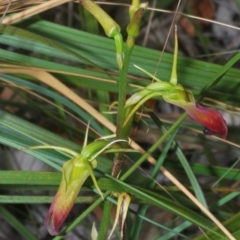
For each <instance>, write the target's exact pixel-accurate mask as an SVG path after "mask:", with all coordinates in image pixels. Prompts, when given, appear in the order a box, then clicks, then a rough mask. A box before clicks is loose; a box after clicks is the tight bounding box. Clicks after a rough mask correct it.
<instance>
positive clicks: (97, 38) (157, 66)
mask: <svg viewBox="0 0 240 240" xmlns="http://www.w3.org/2000/svg"><path fill="white" fill-rule="evenodd" d="M63 3H64V4H63ZM97 3H98V4H99V5H100V6H101V7H102V8H103V9H104V10H105V11H106V12H107V13H108V14H109V15H110V16H112V17H113V18H114V19H115V21H116V22H117V23H118V24H119V25H120V27H121V29H122V35H123V38H124V39H126V37H127V32H126V27H127V25H128V23H129V17H128V8H129V4H131V2H130V1H128V0H125V1H102V2H97ZM178 3H179V1H176V0H167V1H165V0H161V1H156V0H152V1H149V5H148V6H149V8H148V9H147V10H146V11H145V14H144V16H143V19H142V23H141V29H140V34H139V36H138V37H137V38H136V46H135V48H134V51H133V53H132V57H131V60H130V63H129V70H128V75H127V80H128V87H127V95H128V96H131V95H133V94H134V93H135V92H136V90H138V89H141V88H142V87H144V86H146V85H148V84H149V83H150V82H151V79H149V78H148V77H147V76H146V74H144V73H143V72H141V71H139V70H138V69H136V68H135V67H134V65H133V64H136V65H138V66H140V67H142V68H144V69H146V70H147V71H148V72H150V73H152V74H156V76H157V77H159V78H160V79H162V80H164V81H168V80H169V78H170V74H171V66H172V59H173V56H172V53H173V48H174V35H173V32H171V26H172V23H173V21H174V24H177V26H178V40H179V54H178V66H177V68H178V70H177V72H178V79H179V83H181V84H182V85H183V86H184V87H186V88H187V89H189V90H191V91H192V92H193V93H194V95H195V96H197V95H198V94H199V92H200V91H201V90H202V89H203V88H205V87H206V86H208V85H209V84H210V83H212V82H213V83H215V82H216V80H218V82H217V84H216V85H214V87H213V88H211V89H210V90H209V91H206V92H205V93H204V99H203V100H202V102H201V103H202V104H203V105H205V106H207V107H209V108H214V109H218V110H219V111H220V112H221V113H222V114H223V116H224V118H225V120H226V122H227V124H228V126H229V133H228V136H227V139H226V140H224V139H221V138H220V137H217V136H206V135H204V134H203V132H202V126H200V125H199V124H198V123H195V122H194V121H192V120H191V119H190V118H187V119H186V120H185V121H183V122H180V127H179V129H178V126H177V125H174V124H176V121H177V120H179V119H181V116H182V113H183V111H182V110H180V109H179V108H177V107H173V106H172V105H170V104H167V103H165V102H163V101H161V100H159V99H153V100H151V101H149V102H148V103H147V107H148V108H150V109H153V108H154V113H155V114H153V113H150V116H149V113H148V112H147V111H142V112H140V113H139V115H140V117H141V121H138V122H136V123H135V125H134V126H133V127H132V133H131V138H132V139H133V140H134V141H135V142H136V143H138V144H139V145H140V146H142V148H144V150H146V151H147V150H148V149H150V148H151V147H152V146H155V144H156V142H158V141H159V139H160V138H161V137H163V139H164V141H162V142H161V144H159V145H158V146H156V147H155V150H154V151H153V152H152V156H153V157H154V158H155V159H156V160H157V162H158V164H157V165H156V166H154V165H153V164H152V163H151V162H149V161H148V160H145V161H144V162H143V163H142V164H139V165H140V166H139V167H138V169H137V170H136V171H134V172H132V173H131V174H130V176H129V178H127V179H126V181H117V180H114V179H113V178H111V177H110V175H111V167H112V161H113V155H111V154H107V155H103V156H101V157H100V158H99V159H98V167H97V170H96V171H95V174H96V177H97V179H99V181H98V182H99V186H100V188H101V189H102V191H106V190H109V191H119V192H121V191H125V192H127V193H129V194H130V195H131V196H132V205H131V206H130V209H131V211H130V212H131V214H129V216H128V219H127V223H126V232H127V234H126V239H198V240H199V239H217V238H218V239H229V237H226V235H225V234H224V233H223V232H222V230H220V229H219V228H217V227H216V225H215V223H214V221H212V220H211V219H209V217H207V216H206V214H204V213H203V212H202V211H201V210H200V209H199V208H198V207H197V206H196V202H195V201H194V200H193V199H191V198H190V197H189V196H186V195H185V194H184V193H183V192H182V189H181V188H180V186H178V184H175V183H173V182H172V181H171V180H169V178H168V177H167V176H166V175H165V174H164V173H163V172H162V171H161V170H159V168H160V167H161V166H162V167H164V168H166V169H167V170H168V171H169V172H171V173H172V174H173V175H174V176H175V177H176V179H178V180H179V181H180V182H181V183H182V184H183V185H184V186H185V187H186V189H187V190H189V191H190V192H192V193H194V195H195V196H196V197H197V199H198V201H199V202H201V203H203V205H204V206H205V207H206V208H207V209H209V211H210V212H211V213H212V214H213V215H214V216H215V217H216V218H217V219H218V220H219V221H220V222H221V223H222V226H223V228H224V227H226V228H227V229H228V230H229V231H230V232H231V233H232V234H233V236H234V237H235V238H236V239H240V231H239V224H238V223H239V221H240V219H239V218H240V215H239V180H240V174H239V166H240V165H239V160H240V158H239V148H240V146H239V132H240V131H239V123H240V120H239V100H240V97H239V96H240V94H239V93H240V89H239V76H240V70H239V58H240V54H239V45H240V41H239V39H240V31H239V30H240V28H239V27H240V2H239V1H238V0H229V1H226V0H202V1H198V0H189V1H186V0H182V1H181V2H180V5H179V8H178V14H175V11H176V8H177V5H178ZM44 4H45V5H44ZM0 12H1V14H4V13H5V12H7V14H6V16H4V17H3V19H2V25H1V26H0V34H1V35H0V46H1V48H0V69H1V70H0V84H1V86H0V100H1V101H0V104H1V110H0V143H1V162H0V166H1V172H0V202H1V205H0V225H1V230H0V239H14V238H17V239H62V238H64V239H71V240H72V239H91V236H90V232H91V228H92V224H93V222H95V223H96V228H97V229H98V230H99V229H100V230H99V231H100V233H101V231H103V230H102V229H103V227H102V224H103V223H104V220H105V218H106V217H104V216H105V215H104V210H103V206H104V203H102V202H101V201H98V202H97V199H98V195H97V194H96V191H95V190H94V187H93V186H92V185H93V184H92V182H91V180H89V181H87V182H86V183H85V184H84V188H83V189H82V190H81V193H80V196H79V197H78V199H77V204H75V206H74V209H73V210H72V211H71V214H70V216H69V218H68V220H67V222H66V225H64V227H63V232H62V233H61V235H60V236H58V237H55V238H53V237H50V235H48V233H47V230H46V228H45V226H44V223H43V222H44V218H45V216H46V214H47V211H48V208H49V204H50V203H51V202H52V199H53V196H54V194H55V193H56V190H57V188H58V186H59V183H60V179H61V166H62V164H63V162H64V161H66V160H68V159H69V155H67V154H66V153H64V152H61V151H55V150H52V149H41V150H33V149H32V150H31V149H28V147H32V146H39V145H54V146H62V147H65V148H69V149H72V150H74V151H78V152H79V151H80V149H81V147H82V146H83V140H84V135H85V131H86V125H87V123H88V121H90V124H91V131H90V133H89V142H92V141H94V140H95V139H97V138H99V137H100V136H106V135H110V134H111V131H110V130H109V128H110V127H109V126H108V124H107V123H106V122H105V124H104V121H103V120H101V119H103V118H102V116H104V117H106V118H107V119H108V120H109V121H110V122H111V123H113V124H115V123H116V115H115V114H106V113H107V112H109V109H110V106H111V104H112V103H113V102H114V101H117V94H118V88H117V81H118V73H119V72H118V67H117V63H116V60H115V45H114V41H113V40H112V39H110V38H107V37H106V36H105V33H104V31H103V29H102V28H101V26H100V25H99V24H98V22H97V21H96V20H95V19H94V17H92V15H91V14H90V13H88V12H87V11H86V10H84V9H83V8H82V7H81V6H80V4H79V3H78V2H77V1H76V2H73V1H71V2H69V1H60V0H59V1H56V0H55V1H44V0H39V1H31V0H12V1H10V2H9V1H8V0H2V1H1V2H0ZM22 13H24V14H22ZM5 24H6V25H7V27H6V25H5ZM110 76H111V77H110ZM91 106H92V107H93V108H91ZM94 109H95V111H94ZM111 111H115V112H116V111H117V108H116V107H115V106H114V107H113V108H112V109H111ZM173 125H174V126H176V127H175V128H174V130H176V129H178V131H177V132H176V133H175V132H174V133H170V134H169V133H166V129H169V128H170V127H171V126H173ZM174 134H176V135H174ZM141 156H142V154H140V153H129V154H127V161H126V163H125V165H124V168H123V170H122V174H123V173H125V172H126V171H128V170H129V169H134V168H132V167H133V166H134V163H139V159H141ZM106 201H111V202H112V203H113V205H114V204H116V199H114V198H113V197H109V198H108V200H106ZM79 203H81V204H79ZM112 214H113V215H114V211H113V210H112ZM109 219H110V218H109ZM113 219H114V217H112V221H113ZM66 226H67V228H66ZM106 229H107V228H105V233H106V231H107V230H106ZM108 229H111V224H110V225H109V228H108ZM120 233H121V231H119V230H116V232H115V236H114V237H112V239H121V237H120ZM102 239H104V238H102ZM232 239H234V238H232Z"/></svg>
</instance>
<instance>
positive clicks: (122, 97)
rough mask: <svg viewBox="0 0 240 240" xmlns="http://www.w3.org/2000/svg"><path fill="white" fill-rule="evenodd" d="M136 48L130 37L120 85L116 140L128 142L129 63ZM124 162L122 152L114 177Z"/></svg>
mask: <svg viewBox="0 0 240 240" xmlns="http://www.w3.org/2000/svg"><path fill="white" fill-rule="evenodd" d="M133 47H134V39H132V38H131V37H128V39H127V44H126V51H125V58H124V61H123V67H122V69H121V70H120V77H119V84H118V112H117V130H116V138H117V139H125V140H127V139H128V137H129V132H126V131H124V126H123V125H124V121H125V110H124V105H125V101H126V93H127V73H128V67H129V62H130V58H131V53H132V50H133ZM121 146H122V148H126V147H127V143H126V142H122V143H121ZM123 162H124V153H122V152H120V153H117V154H116V155H115V158H114V162H113V167H112V176H113V177H118V175H119V173H120V171H121V167H122V164H123Z"/></svg>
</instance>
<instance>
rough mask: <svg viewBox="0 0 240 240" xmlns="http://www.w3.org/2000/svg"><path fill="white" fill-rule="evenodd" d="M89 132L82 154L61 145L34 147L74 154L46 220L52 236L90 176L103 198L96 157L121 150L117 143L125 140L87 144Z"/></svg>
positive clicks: (65, 165) (66, 166)
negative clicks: (98, 180) (97, 173)
mask: <svg viewBox="0 0 240 240" xmlns="http://www.w3.org/2000/svg"><path fill="white" fill-rule="evenodd" d="M87 134H88V129H87V132H86V135H85V140H84V147H83V149H82V151H81V153H80V154H78V153H75V152H73V151H71V150H68V149H64V148H61V147H54V146H51V147H45V146H40V147H33V148H35V149H37V148H53V149H58V150H62V151H65V152H68V153H70V154H72V155H73V156H74V157H73V158H72V159H71V160H68V161H66V162H65V163H64V164H63V167H62V180H61V183H60V186H59V189H58V191H57V194H56V195H55V197H54V199H53V202H52V204H51V206H50V209H49V211H48V214H47V216H46V219H45V221H44V223H45V225H46V227H47V230H48V232H49V234H50V235H52V236H55V235H57V234H58V233H59V229H60V227H61V226H62V224H63V223H64V221H65V220H66V218H67V217H68V215H69V213H70V211H71V209H72V207H73V205H74V202H75V200H76V198H77V196H78V193H79V191H80V190H81V187H82V185H83V183H84V182H85V180H86V179H87V178H88V177H89V176H91V178H92V180H93V183H94V186H95V187H96V189H97V190H98V192H99V194H100V195H101V197H102V199H103V194H102V192H101V190H100V188H99V186H98V184H97V181H96V179H95V176H94V174H93V169H94V168H95V167H96V166H97V161H96V160H95V158H96V157H97V156H98V155H99V154H100V153H102V152H116V151H121V149H119V148H120V147H119V146H118V145H116V144H115V143H116V142H120V141H123V140H115V141H113V142H110V143H109V142H107V141H105V140H98V141H95V142H92V143H90V144H88V145H87Z"/></svg>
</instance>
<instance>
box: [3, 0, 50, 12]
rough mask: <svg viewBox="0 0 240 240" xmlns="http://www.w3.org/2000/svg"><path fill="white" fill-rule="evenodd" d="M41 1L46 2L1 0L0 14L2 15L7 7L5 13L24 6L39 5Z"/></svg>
mask: <svg viewBox="0 0 240 240" xmlns="http://www.w3.org/2000/svg"><path fill="white" fill-rule="evenodd" d="M43 1H46V0H38V1H36V0H2V1H0V14H3V13H4V12H5V11H6V9H7V7H8V6H9V8H8V11H7V12H13V11H17V10H18V9H21V8H23V7H25V6H28V5H32V4H39V3H41V2H43Z"/></svg>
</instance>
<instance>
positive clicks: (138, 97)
mask: <svg viewBox="0 0 240 240" xmlns="http://www.w3.org/2000/svg"><path fill="white" fill-rule="evenodd" d="M177 51H178V42H177V31H176V30H175V47H174V58H173V67H172V74H171V78H170V81H169V82H165V81H162V80H160V79H158V78H156V77H155V76H154V75H152V74H151V73H149V72H147V71H145V70H144V69H142V68H140V67H138V66H135V67H137V68H138V69H140V70H141V71H143V72H144V73H146V74H147V75H148V76H150V77H152V78H153V79H154V80H156V82H154V83H151V84H150V85H148V86H147V87H145V88H144V89H142V90H140V91H139V92H137V93H136V94H134V95H133V96H132V97H130V98H129V99H128V100H127V101H126V105H125V113H126V118H125V123H124V126H126V128H127V127H128V125H129V122H131V121H132V119H133V115H134V113H135V112H136V111H137V110H138V108H139V107H140V106H141V105H142V104H143V103H144V102H146V101H147V100H148V99H150V98H153V97H159V96H161V97H162V98H163V100H165V101H166V102H169V103H171V104H174V105H176V106H179V107H181V108H183V109H185V111H186V112H187V113H188V114H189V116H190V117H191V118H193V119H194V120H196V121H197V122H199V123H200V124H202V125H203V126H204V133H205V134H216V135H220V136H222V137H223V138H226V137H227V132H228V129H227V125H226V122H225V120H224V119H223V117H222V115H221V114H220V113H219V112H218V111H216V110H214V109H208V108H204V107H203V106H201V105H200V104H199V103H196V101H195V99H194V96H193V94H192V92H191V91H189V90H186V89H185V88H184V87H183V86H182V85H180V84H178V83H177V70H176V68H177Z"/></svg>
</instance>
